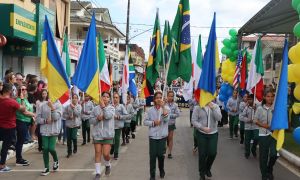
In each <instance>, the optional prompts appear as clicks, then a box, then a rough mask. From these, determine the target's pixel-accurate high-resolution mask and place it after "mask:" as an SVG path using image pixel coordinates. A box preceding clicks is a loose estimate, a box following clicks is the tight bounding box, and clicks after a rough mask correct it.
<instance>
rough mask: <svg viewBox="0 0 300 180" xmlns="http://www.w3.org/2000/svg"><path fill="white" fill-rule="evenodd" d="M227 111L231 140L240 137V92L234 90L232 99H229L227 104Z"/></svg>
mask: <svg viewBox="0 0 300 180" xmlns="http://www.w3.org/2000/svg"><path fill="white" fill-rule="evenodd" d="M227 109H228V114H229V132H230V139H233V133H234V136H235V137H236V138H237V137H238V129H239V127H238V124H239V101H238V91H237V90H234V91H233V94H232V97H231V98H229V100H228V102H227Z"/></svg>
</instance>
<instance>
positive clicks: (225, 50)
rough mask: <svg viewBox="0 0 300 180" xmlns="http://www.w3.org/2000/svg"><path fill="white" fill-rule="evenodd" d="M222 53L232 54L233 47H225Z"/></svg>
mask: <svg viewBox="0 0 300 180" xmlns="http://www.w3.org/2000/svg"><path fill="white" fill-rule="evenodd" d="M221 52H222V54H225V55H226V56H230V55H231V54H232V52H231V49H229V48H227V47H223V48H222V49H221Z"/></svg>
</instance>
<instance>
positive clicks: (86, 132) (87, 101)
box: [81, 94, 94, 145]
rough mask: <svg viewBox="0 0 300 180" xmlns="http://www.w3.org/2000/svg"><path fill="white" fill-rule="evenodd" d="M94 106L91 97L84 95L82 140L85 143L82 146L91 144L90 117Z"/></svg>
mask: <svg viewBox="0 0 300 180" xmlns="http://www.w3.org/2000/svg"><path fill="white" fill-rule="evenodd" d="M93 108H94V104H93V102H92V101H91V97H90V96H89V95H87V94H85V95H84V101H83V102H82V114H81V120H82V138H83V142H82V145H85V144H86V142H88V143H89V142H90V139H91V136H90V117H91V113H92V111H93Z"/></svg>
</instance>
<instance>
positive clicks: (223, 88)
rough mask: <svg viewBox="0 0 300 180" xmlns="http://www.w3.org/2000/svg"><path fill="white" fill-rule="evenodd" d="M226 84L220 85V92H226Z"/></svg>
mask: <svg viewBox="0 0 300 180" xmlns="http://www.w3.org/2000/svg"><path fill="white" fill-rule="evenodd" d="M226 90H227V89H226V86H225V84H224V83H223V84H222V85H221V88H220V94H224V93H225V92H226Z"/></svg>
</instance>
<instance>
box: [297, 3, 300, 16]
mask: <svg viewBox="0 0 300 180" xmlns="http://www.w3.org/2000/svg"><path fill="white" fill-rule="evenodd" d="M297 12H298V14H300V4H299V5H298V7H297Z"/></svg>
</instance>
